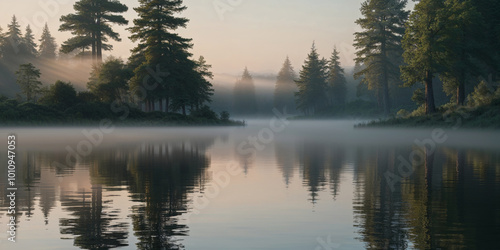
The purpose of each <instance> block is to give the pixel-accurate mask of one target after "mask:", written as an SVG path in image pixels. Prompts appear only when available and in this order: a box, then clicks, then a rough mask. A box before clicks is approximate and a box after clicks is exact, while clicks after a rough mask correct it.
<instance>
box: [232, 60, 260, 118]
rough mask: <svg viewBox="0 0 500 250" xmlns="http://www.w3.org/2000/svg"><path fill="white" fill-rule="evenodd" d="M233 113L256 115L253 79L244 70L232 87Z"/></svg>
mask: <svg viewBox="0 0 500 250" xmlns="http://www.w3.org/2000/svg"><path fill="white" fill-rule="evenodd" d="M233 93H234V94H233V98H234V111H235V112H236V113H237V114H242V115H253V114H255V113H257V100H256V96H255V85H254V82H253V78H252V76H251V75H250V73H249V72H248V69H247V68H245V70H244V71H243V75H242V76H241V79H240V80H238V81H237V82H236V84H235V86H234V92H233Z"/></svg>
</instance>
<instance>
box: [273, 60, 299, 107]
mask: <svg viewBox="0 0 500 250" xmlns="http://www.w3.org/2000/svg"><path fill="white" fill-rule="evenodd" d="M295 79H296V75H295V71H294V70H293V67H292V63H291V62H290V59H289V58H288V56H287V57H286V60H285V62H284V63H283V67H282V68H281V70H280V72H279V73H278V78H277V80H276V87H275V89H274V107H275V108H277V109H279V110H283V109H285V108H286V110H287V112H289V113H294V112H295V111H296V108H295V92H296V91H297V85H296V84H295Z"/></svg>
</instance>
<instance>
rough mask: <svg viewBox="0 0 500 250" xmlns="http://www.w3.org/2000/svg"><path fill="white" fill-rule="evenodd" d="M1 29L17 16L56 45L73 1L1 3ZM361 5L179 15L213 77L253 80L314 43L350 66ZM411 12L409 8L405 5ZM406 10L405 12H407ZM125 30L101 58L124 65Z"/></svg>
mask: <svg viewBox="0 0 500 250" xmlns="http://www.w3.org/2000/svg"><path fill="white" fill-rule="evenodd" d="M0 1H1V3H0V27H2V28H3V29H4V31H5V29H6V26H7V24H8V23H9V22H10V19H11V17H12V15H16V17H17V18H18V20H19V22H20V23H21V26H22V30H23V33H24V29H25V26H26V25H27V24H30V26H31V28H32V29H33V31H34V33H35V37H36V38H37V39H39V37H40V35H41V32H42V28H43V25H44V24H45V22H47V23H48V25H49V29H50V31H51V32H52V35H53V36H55V37H56V40H57V43H58V44H61V43H62V42H63V41H65V40H66V39H68V38H70V37H71V34H70V33H69V32H59V31H57V30H58V28H59V25H60V22H59V18H60V16H61V15H66V14H69V13H73V12H74V11H73V4H74V3H75V2H76V0H15V1H8V0H0ZM121 2H122V3H124V4H125V5H127V6H128V7H129V11H128V12H127V13H126V14H125V15H124V16H125V18H126V19H127V20H129V25H128V26H131V25H132V20H133V19H134V18H136V13H135V11H134V10H133V8H134V7H137V6H138V1H137V0H121ZM361 2H362V0H309V1H308V0H184V4H185V5H186V6H187V7H188V9H187V10H186V11H184V12H183V13H181V14H180V15H181V16H184V17H186V18H188V19H190V22H189V23H188V26H187V28H186V29H179V30H178V31H177V32H179V33H180V34H181V35H182V36H184V37H187V38H192V39H193V44H194V47H193V49H192V51H191V52H192V53H193V55H194V57H196V58H197V57H199V56H200V55H203V56H204V57H205V59H206V60H207V62H208V63H209V64H211V65H212V71H213V72H214V73H215V74H216V76H217V75H237V74H241V72H242V71H243V69H244V68H245V67H248V69H249V70H250V72H253V73H255V74H263V75H265V74H276V73H277V72H278V71H279V70H280V68H281V66H282V64H283V62H284V60H285V58H286V57H287V56H289V58H290V60H291V61H292V64H293V66H294V68H295V70H296V71H297V72H298V71H299V70H300V67H301V65H302V64H303V62H304V60H305V58H306V56H307V54H308V53H309V52H310V49H311V46H312V43H313V41H314V42H315V44H316V47H317V49H318V52H319V53H320V54H321V56H323V57H326V58H329V57H330V55H331V53H332V51H333V48H334V46H336V48H337V49H338V50H339V51H340V57H341V63H342V65H343V66H344V67H350V66H353V65H354V62H353V59H354V52H355V49H354V47H353V46H352V43H353V39H354V35H353V34H354V32H357V31H359V28H358V26H357V25H356V24H355V23H354V22H355V20H356V19H358V18H360V17H361V14H360V11H359V7H360V6H361ZM410 5H411V6H413V4H410ZM409 7H410V6H409ZM126 27H127V26H115V31H117V32H118V33H120V35H121V38H122V41H121V42H112V43H111V44H112V45H113V46H114V49H113V50H112V51H109V52H105V55H113V56H115V57H121V58H123V59H124V60H126V59H127V58H128V57H129V55H130V49H132V48H133V47H134V44H133V43H132V42H131V41H130V40H129V39H128V37H129V36H130V33H129V32H128V31H127V30H126Z"/></svg>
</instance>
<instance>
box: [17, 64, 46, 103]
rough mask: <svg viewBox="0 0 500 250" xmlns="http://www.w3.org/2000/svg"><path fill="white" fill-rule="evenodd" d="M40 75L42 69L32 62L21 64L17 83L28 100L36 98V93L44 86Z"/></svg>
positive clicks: (32, 100)
mask: <svg viewBox="0 0 500 250" xmlns="http://www.w3.org/2000/svg"><path fill="white" fill-rule="evenodd" d="M40 75H41V74H40V70H39V69H37V68H35V66H33V64H31V63H28V64H22V65H20V66H19V70H18V71H17V72H16V76H17V84H18V85H19V86H20V87H21V91H22V92H23V94H24V96H25V97H26V100H27V101H28V102H34V101H35V100H36V95H37V93H38V92H39V91H40V87H41V86H42V82H40V81H39V79H40Z"/></svg>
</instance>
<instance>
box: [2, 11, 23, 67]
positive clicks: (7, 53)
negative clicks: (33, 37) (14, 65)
mask: <svg viewBox="0 0 500 250" xmlns="http://www.w3.org/2000/svg"><path fill="white" fill-rule="evenodd" d="M7 27H8V30H7V33H6V34H5V39H4V43H3V44H2V51H3V57H4V59H5V60H6V61H11V60H17V59H18V56H17V55H18V54H19V53H20V52H21V47H22V46H21V45H22V34H21V29H20V28H21V26H20V25H19V23H18V22H17V18H16V16H12V21H11V23H10V24H9V25H8V26H7Z"/></svg>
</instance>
